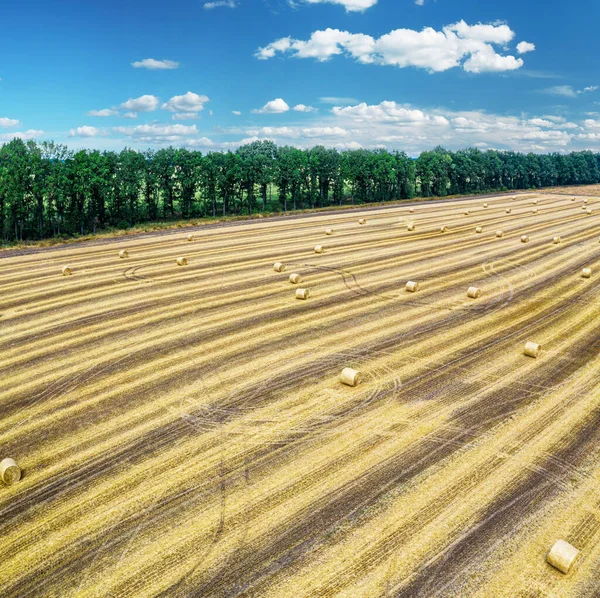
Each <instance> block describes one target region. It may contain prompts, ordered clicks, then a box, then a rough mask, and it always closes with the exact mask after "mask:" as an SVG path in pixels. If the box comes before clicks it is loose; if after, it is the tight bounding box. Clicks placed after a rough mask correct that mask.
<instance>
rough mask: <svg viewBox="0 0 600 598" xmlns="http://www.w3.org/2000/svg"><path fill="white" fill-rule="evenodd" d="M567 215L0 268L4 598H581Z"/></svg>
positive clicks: (587, 579)
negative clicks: (555, 564)
mask: <svg viewBox="0 0 600 598" xmlns="http://www.w3.org/2000/svg"><path fill="white" fill-rule="evenodd" d="M565 192H566V193H567V191H565ZM561 193H563V191H562V190H560V189H555V190H551V191H550V190H548V191H543V192H531V193H523V194H519V195H517V196H512V195H506V196H499V197H494V198H490V199H485V200H483V199H476V200H473V199H464V200H452V201H447V202H427V204H423V205H415V206H413V209H414V213H413V214H411V213H409V209H410V205H406V206H401V207H398V206H392V207H381V208H379V209H376V210H373V209H371V210H366V209H365V210H357V211H352V212H338V213H331V214H310V215H306V216H304V217H298V218H294V219H280V220H270V221H269V220H265V221H253V222H247V223H239V222H238V223H235V224H231V225H223V226H221V227H213V228H206V227H198V228H197V229H185V232H182V231H181V230H169V231H164V232H162V233H154V234H152V235H139V236H137V237H133V238H119V239H115V240H105V241H98V242H92V243H88V244H80V245H66V246H64V247H60V248H53V249H52V250H48V249H37V250H35V252H28V251H27V250H25V251H23V250H21V251H19V252H10V251H8V252H4V253H2V254H0V258H1V259H0V379H1V380H2V385H1V386H0V407H1V409H2V418H1V420H0V447H1V451H2V454H1V455H0V458H2V457H5V456H10V457H13V458H14V459H16V460H17V461H18V462H19V463H20V465H21V466H22V468H23V479H22V480H21V482H19V483H17V484H15V485H13V486H10V487H7V486H4V485H1V484H0V534H1V536H0V537H1V538H2V542H0V596H2V598H8V597H15V598H16V597H18V598H24V597H35V598H38V597H41V596H42V597H45V596H51V597H57V598H67V597H72V596H77V597H88V596H89V597H107V596H112V597H119V598H131V597H134V598H135V597H150V596H160V597H163V598H170V597H191V596H196V597H208V596H210V597H233V596H248V597H250V596H252V597H261V598H262V597H270V598H287V597H291V598H301V597H306V598H308V597H311V598H312V597H316V596H319V597H321V596H328V597H329V596H340V597H341V596H344V597H347V598H356V597H359V598H360V597H386V598H387V597H402V598H409V597H410V598H414V597H419V598H421V597H423V598H431V597H440V598H441V597H443V598H448V597H470V598H471V597H472V598H495V597H506V598H508V597H511V598H515V597H520V598H534V597H535V598H541V597H547V596H549V597H554V598H559V597H560V598H568V597H581V598H587V597H591V596H598V595H600V576H599V574H598V572H599V571H600V242H599V241H600V186H595V187H593V188H592V187H590V188H587V187H578V188H576V189H573V188H570V189H568V193H567V195H569V196H571V197H574V196H579V199H578V200H577V201H571V197H568V196H563V195H561ZM584 195H588V196H589V206H590V207H591V208H592V209H593V213H592V214H591V215H588V214H586V212H585V211H584V210H582V209H581V206H582V202H583V196H584ZM484 201H487V203H488V204H489V207H488V208H487V209H484V208H483V202H484ZM534 201H537V205H535V206H534V204H533V202H534ZM507 208H511V209H512V213H510V214H507V213H506V209H507ZM534 208H538V209H539V213H537V214H534V213H533V209H534ZM467 209H469V210H471V213H470V214H469V215H465V214H464V211H465V210H467ZM361 217H364V218H366V219H367V222H366V224H365V225H364V226H361V225H359V224H358V219H359V218H361ZM400 219H402V221H400ZM407 222H414V223H415V225H416V230H415V231H414V232H409V231H407ZM443 225H446V226H448V229H449V230H448V232H447V233H441V232H440V227H441V226H443ZM477 226H482V227H483V232H482V233H481V234H477V233H476V232H475V228H476V227H477ZM328 227H331V228H333V229H334V234H333V235H332V236H326V235H325V229H326V228H328ZM497 230H502V231H504V236H503V237H502V238H497V237H496V235H495V233H496V231H497ZM190 232H192V233H193V234H194V235H195V238H194V240H193V241H191V242H189V241H188V240H187V235H188V234H189V233H190ZM523 234H527V235H529V237H530V242H529V243H526V244H525V243H521V242H520V237H521V235H523ZM556 235H560V236H561V237H562V243H560V244H554V243H553V237H554V236H556ZM317 244H323V245H324V247H325V253H324V254H322V255H317V254H315V253H314V251H313V248H314V247H315V245H317ZM121 250H128V252H129V257H128V258H126V259H119V256H118V254H119V251H121ZM180 256H182V257H186V258H187V259H188V265H187V266H183V267H179V266H177V265H176V259H177V258H178V257H180ZM276 261H281V262H283V263H284V264H285V265H286V266H287V269H286V271H285V272H284V273H277V272H275V271H274V270H273V263H274V262H276ZM65 265H68V266H70V267H71V269H72V276H62V275H61V268H62V267H63V266H65ZM584 267H591V268H592V269H593V274H592V277H591V278H590V279H584V278H582V276H581V270H582V268H584ZM291 273H299V274H301V275H302V276H303V277H304V282H303V283H302V284H301V285H299V286H300V287H305V288H308V289H310V293H311V296H310V298H309V299H308V300H307V301H300V300H296V299H295V296H294V295H295V290H296V288H297V286H298V285H293V284H291V283H290V282H289V281H288V276H289V274H291ZM409 280H414V281H417V282H419V283H420V285H421V289H420V290H419V291H418V292H417V293H414V294H413V293H408V292H406V291H405V284H406V282H407V281H409ZM470 286H477V287H479V288H480V289H481V290H482V296H481V298H479V299H469V298H468V297H467V289H468V288H469V287H470ZM527 341H535V342H536V343H540V344H541V345H542V347H543V352H542V354H541V356H540V357H539V358H538V359H532V358H529V357H526V356H524V354H523V347H524V345H525V343H526V342H527ZM346 366H350V367H353V368H356V369H358V370H360V371H361V372H362V373H363V374H364V378H365V381H364V383H363V384H361V385H360V386H358V387H356V388H351V387H348V386H342V385H341V384H340V382H339V375H340V372H341V370H342V369H343V368H344V367H346ZM561 538H562V539H565V540H567V541H569V542H571V543H572V544H573V545H575V546H576V547H577V548H579V549H580V550H581V558H580V560H579V561H578V562H577V564H576V566H575V567H574V569H573V570H572V571H571V572H570V573H569V574H568V575H566V576H565V575H563V574H561V573H559V572H558V571H557V570H555V569H553V568H552V567H550V566H549V565H548V564H547V563H546V561H545V557H546V553H547V552H548V550H549V548H550V547H551V546H552V545H553V543H554V542H555V541H556V540H558V539H561Z"/></svg>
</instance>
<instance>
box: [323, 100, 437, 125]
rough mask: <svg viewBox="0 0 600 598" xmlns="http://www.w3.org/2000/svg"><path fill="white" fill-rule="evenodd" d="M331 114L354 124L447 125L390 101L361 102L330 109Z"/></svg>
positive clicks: (418, 111) (420, 111)
mask: <svg viewBox="0 0 600 598" xmlns="http://www.w3.org/2000/svg"><path fill="white" fill-rule="evenodd" d="M332 113H333V114H334V115H335V116H338V117H343V118H350V119H352V120H354V121H356V122H380V123H385V122H387V123H398V124H400V123H426V122H427V123H431V124H435V125H447V124H448V121H447V119H445V118H444V117H442V116H430V115H427V114H425V113H424V112H423V111H422V110H415V109H411V108H408V107H404V106H401V105H400V104H397V103H396V102H390V101H384V102H381V103H380V104H377V105H368V104H366V103H365V102H363V103H361V104H358V105H356V106H346V107H341V106H336V107H334V108H333V109H332Z"/></svg>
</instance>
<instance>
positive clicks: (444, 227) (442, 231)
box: [440, 226, 448, 233]
mask: <svg viewBox="0 0 600 598" xmlns="http://www.w3.org/2000/svg"><path fill="white" fill-rule="evenodd" d="M440 232H441V233H447V232H448V227H447V226H441V227H440Z"/></svg>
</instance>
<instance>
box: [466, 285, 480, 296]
mask: <svg viewBox="0 0 600 598" xmlns="http://www.w3.org/2000/svg"><path fill="white" fill-rule="evenodd" d="M467 297H470V298H471V299H479V297H481V289H478V288H477V287H469V290H468V291H467Z"/></svg>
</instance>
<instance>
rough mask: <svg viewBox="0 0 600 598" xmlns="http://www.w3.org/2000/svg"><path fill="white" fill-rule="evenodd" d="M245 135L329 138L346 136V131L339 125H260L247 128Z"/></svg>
mask: <svg viewBox="0 0 600 598" xmlns="http://www.w3.org/2000/svg"><path fill="white" fill-rule="evenodd" d="M246 135H249V136H251V137H257V138H258V137H260V138H264V137H268V138H288V139H300V138H307V139H313V138H317V137H318V138H324V137H327V138H330V137H346V136H347V135H348V131H346V129H343V128H341V127H331V126H323V127H261V128H259V129H248V130H247V131H246Z"/></svg>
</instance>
